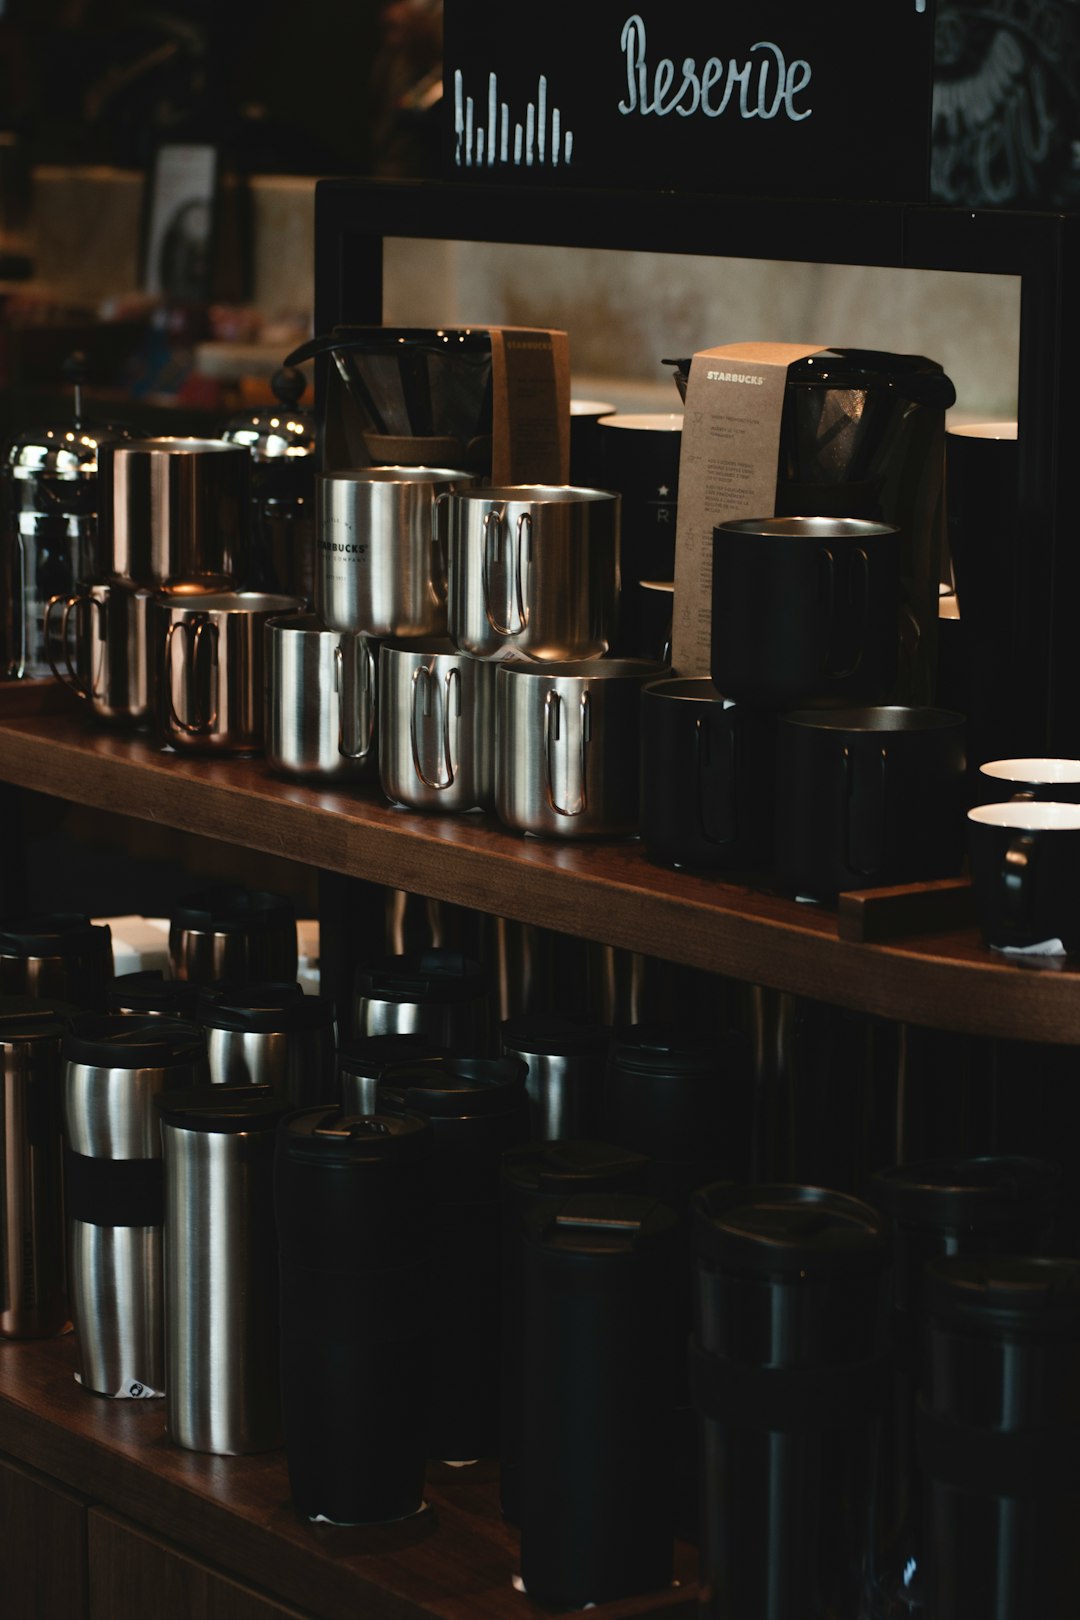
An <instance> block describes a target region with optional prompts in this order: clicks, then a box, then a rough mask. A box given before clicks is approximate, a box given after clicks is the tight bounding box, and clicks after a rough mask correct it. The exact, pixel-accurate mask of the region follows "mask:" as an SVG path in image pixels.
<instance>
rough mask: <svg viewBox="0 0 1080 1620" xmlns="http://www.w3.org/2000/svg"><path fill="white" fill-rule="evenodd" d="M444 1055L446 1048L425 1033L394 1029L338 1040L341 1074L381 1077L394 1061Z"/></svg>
mask: <svg viewBox="0 0 1080 1620" xmlns="http://www.w3.org/2000/svg"><path fill="white" fill-rule="evenodd" d="M444 1055H445V1054H444V1052H443V1048H442V1047H440V1046H435V1045H433V1044H432V1042H431V1041H430V1040H429V1039H428V1038H427V1036H426V1035H416V1034H413V1033H411V1032H408V1031H392V1032H390V1033H388V1034H385V1035H365V1036H361V1037H359V1038H358V1039H354V1040H345V1041H341V1042H339V1043H338V1050H337V1068H338V1073H339V1074H341V1075H345V1074H349V1075H359V1076H360V1078H361V1079H362V1080H378V1079H379V1078H380V1077H381V1076H382V1074H383V1071H384V1070H385V1069H386V1068H388V1067H389V1066H390V1065H391V1064H400V1063H417V1062H424V1061H425V1060H426V1059H427V1058H434V1057H442V1056H444Z"/></svg>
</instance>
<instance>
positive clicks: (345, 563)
mask: <svg viewBox="0 0 1080 1620" xmlns="http://www.w3.org/2000/svg"><path fill="white" fill-rule="evenodd" d="M475 482H476V479H475V477H474V476H473V474H472V473H468V472H462V471H460V470H458V469H454V468H448V467H360V468H352V469H347V470H344V471H338V472H329V473H320V474H319V476H318V478H317V479H316V488H315V529H316V548H317V556H316V562H315V611H316V613H317V614H318V615H319V618H320V619H321V620H322V621H323V623H324V624H325V625H327V626H328V627H329V628H330V629H331V630H363V631H366V632H367V634H368V635H371V636H410V635H412V636H417V635H429V636H431V635H434V636H439V635H445V634H446V553H447V534H448V522H447V516H448V514H447V502H448V500H449V498H450V495H451V493H452V491H454V490H457V489H465V488H467V487H468V486H469V485H471V484H474V483H475Z"/></svg>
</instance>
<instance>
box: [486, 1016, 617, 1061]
mask: <svg viewBox="0 0 1080 1620" xmlns="http://www.w3.org/2000/svg"><path fill="white" fill-rule="evenodd" d="M610 1041H611V1030H610V1029H609V1028H608V1026H607V1025H606V1024H598V1023H595V1022H594V1021H593V1020H592V1019H589V1018H559V1017H555V1016H552V1017H546V1016H545V1015H544V1014H542V1013H523V1014H522V1015H521V1016H520V1017H518V1018H507V1019H506V1020H504V1022H503V1025H502V1044H503V1050H504V1051H513V1052H535V1053H536V1054H537V1056H541V1055H543V1056H545V1057H604V1056H605V1055H606V1053H607V1049H608V1045H609V1043H610Z"/></svg>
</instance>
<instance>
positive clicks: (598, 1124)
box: [502, 1014, 611, 1142]
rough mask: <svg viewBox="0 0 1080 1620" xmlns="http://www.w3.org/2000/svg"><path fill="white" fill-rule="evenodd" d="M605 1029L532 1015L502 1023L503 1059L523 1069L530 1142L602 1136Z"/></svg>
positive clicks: (586, 1022) (587, 1022)
mask: <svg viewBox="0 0 1080 1620" xmlns="http://www.w3.org/2000/svg"><path fill="white" fill-rule="evenodd" d="M610 1046H611V1030H610V1028H608V1026H607V1025H604V1024H598V1023H593V1022H592V1021H590V1020H587V1019H583V1018H582V1019H577V1018H564V1017H558V1016H554V1015H545V1014H533V1015H531V1016H530V1015H524V1016H522V1017H519V1018H508V1019H506V1020H505V1021H504V1022H503V1025H502V1050H503V1055H504V1057H516V1058H520V1059H521V1060H522V1062H523V1063H524V1064H525V1065H526V1066H527V1068H528V1071H529V1072H528V1075H527V1077H526V1080H525V1089H526V1091H527V1092H528V1094H529V1117H530V1120H531V1123H532V1139H533V1141H534V1142H554V1141H557V1140H559V1139H560V1138H564V1139H569V1138H576V1139H578V1140H582V1141H599V1140H601V1138H602V1137H603V1127H604V1118H603V1106H604V1082H605V1077H606V1074H607V1058H608V1050H609V1048H610Z"/></svg>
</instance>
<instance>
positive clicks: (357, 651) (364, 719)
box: [334, 633, 375, 759]
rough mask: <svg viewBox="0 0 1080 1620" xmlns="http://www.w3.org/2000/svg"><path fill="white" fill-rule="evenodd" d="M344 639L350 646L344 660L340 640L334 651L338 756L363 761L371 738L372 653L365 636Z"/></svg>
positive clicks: (372, 731)
mask: <svg viewBox="0 0 1080 1620" xmlns="http://www.w3.org/2000/svg"><path fill="white" fill-rule="evenodd" d="M348 640H349V641H351V643H352V657H351V658H349V659H348V660H347V659H346V657H345V649H344V647H343V646H342V645H341V642H340V641H339V642H338V644H337V646H336V647H335V648H334V687H335V690H336V691H337V695H338V753H339V754H341V756H342V757H343V758H344V759H367V757H368V755H369V754H370V752H371V743H372V738H373V737H374V735H375V654H374V653H373V652H372V650H371V643H370V641H369V640H368V639H367V637H366V636H363V635H360V634H357V633H353V634H350V635H349V636H348ZM361 670H362V671H363V673H362V674H361Z"/></svg>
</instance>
